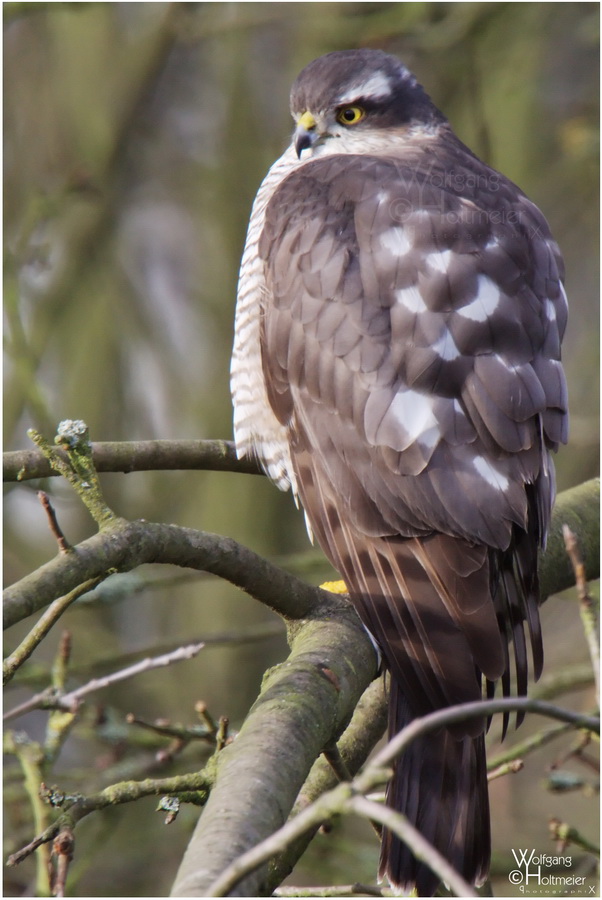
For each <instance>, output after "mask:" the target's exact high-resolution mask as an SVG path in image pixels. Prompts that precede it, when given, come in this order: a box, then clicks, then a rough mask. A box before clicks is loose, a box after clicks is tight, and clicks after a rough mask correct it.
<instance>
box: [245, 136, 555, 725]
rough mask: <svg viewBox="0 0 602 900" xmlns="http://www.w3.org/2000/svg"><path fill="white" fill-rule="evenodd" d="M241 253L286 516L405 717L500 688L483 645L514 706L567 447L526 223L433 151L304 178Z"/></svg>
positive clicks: (546, 260)
mask: <svg viewBox="0 0 602 900" xmlns="http://www.w3.org/2000/svg"><path fill="white" fill-rule="evenodd" d="M260 253H261V255H262V257H263V258H264V260H265V272H266V285H267V295H266V298H265V304H264V309H263V312H262V315H263V319H262V358H263V367H264V374H265V379H266V384H267V390H268V397H269V400H270V403H271V405H272V407H273V409H274V412H275V414H276V415H277V417H278V419H279V420H280V421H281V422H282V423H284V424H285V425H286V426H287V428H288V434H289V441H290V444H291V449H292V458H293V464H294V466H295V469H296V475H297V482H298V486H299V493H300V496H301V500H302V503H303V505H304V508H305V510H306V513H307V516H308V519H309V521H310V523H311V526H312V529H313V531H314V533H315V534H316V537H317V538H318V540H319V542H320V544H321V546H322V548H323V550H324V551H325V553H326V554H327V555H328V556H329V558H330V559H331V560H332V562H333V564H334V565H335V566H336V567H337V568H338V569H339V571H341V573H342V575H343V577H344V578H345V580H346V582H347V584H348V586H349V588H350V591H351V593H352V595H353V597H354V600H355V602H356V604H357V606H358V609H359V611H360V614H361V615H362V617H363V618H364V620H365V621H366V624H367V625H368V626H369V627H370V629H371V630H372V631H373V633H374V634H375V636H376V637H377V639H378V640H379V642H380V643H381V646H382V649H383V652H384V654H385V658H386V661H387V665H388V666H389V668H390V669H391V671H392V673H393V675H394V677H395V678H396V679H397V680H398V682H399V684H400V686H401V687H402V688H403V689H404V692H407V693H406V696H407V697H410V698H411V705H412V707H413V711H414V713H415V714H416V713H419V712H421V711H425V710H428V709H433V708H437V707H439V706H442V705H447V704H448V703H452V702H460V701H462V700H467V699H473V698H476V697H478V696H479V695H480V684H479V681H480V674H479V673H480V672H482V673H484V674H485V675H486V676H487V678H489V679H491V680H493V679H496V678H498V677H499V676H500V675H502V673H503V672H505V673H506V675H505V677H506V680H507V678H508V674H507V673H508V666H507V653H506V650H505V640H501V639H500V630H501V632H502V633H503V634H504V635H505V637H512V639H513V642H514V649H515V655H516V665H517V671H518V678H519V689H522V687H523V686H524V683H525V680H526V672H527V660H526V649H525V640H524V635H523V630H522V621H523V620H524V619H525V618H528V620H529V624H530V627H531V638H532V647H533V655H534V661H535V669H536V673H538V672H539V670H540V668H541V663H542V651H541V640H540V635H539V624H538V618H537V599H536V592H537V581H536V554H537V546H538V544H540V543H541V542H542V540H543V539H544V536H545V531H546V527H547V522H548V517H549V513H550V507H551V503H552V499H553V492H554V487H553V469H552V466H551V463H550V461H549V458H548V456H549V454H548V450H549V449H550V448H555V446H556V445H557V443H558V442H559V441H563V440H565V439H566V389H565V384H564V378H563V374H562V369H561V366H560V362H559V355H560V339H561V337H562V333H563V330H564V325H565V321H566V301H565V297H564V292H563V289H562V285H561V273H560V265H561V262H560V258H559V254H558V251H557V248H556V245H555V244H554V243H553V241H552V240H551V237H550V234H549V231H548V228H547V225H546V223H545V220H544V219H543V217H542V216H541V214H540V213H539V211H538V210H537V209H536V207H535V206H534V205H533V204H532V203H530V201H529V200H527V198H526V197H524V195H522V194H521V193H520V192H519V191H518V189H517V188H516V187H515V186H514V185H512V184H511V183H510V182H509V181H507V180H506V179H504V178H503V176H501V175H499V174H498V173H495V172H493V171H492V170H490V169H488V168H487V167H486V166H485V165H484V164H482V163H480V162H479V161H478V160H476V159H475V158H474V157H473V156H472V155H471V154H469V152H468V151H465V150H464V148H462V145H460V144H459V143H457V142H455V141H454V140H452V139H451V138H448V140H447V144H446V143H445V142H443V144H442V145H441V146H440V149H439V150H438V151H437V152H433V151H432V150H431V151H428V152H424V153H423V154H422V155H416V156H415V157H414V158H413V159H411V160H409V161H408V163H404V161H403V160H396V159H393V158H378V157H369V156H367V157H364V156H331V157H326V158H323V159H318V160H315V161H313V162H310V163H308V164H306V165H304V166H302V167H301V168H299V169H298V170H296V171H295V172H294V173H293V174H292V175H290V176H289V177H288V178H286V179H285V181H284V182H283V183H282V185H281V186H280V187H279V188H278V190H277V191H276V192H275V195H274V197H273V198H272V200H271V202H270V204H269V206H268V209H267V213H266V221H265V227H264V231H263V234H262V238H261V241H260ZM494 583H495V585H497V584H499V585H500V587H499V588H497V587H492V588H491V589H490V584H491V585H493V584H494ZM479 727H480V726H478V725H477V726H476V727H475V728H473V729H470V728H469V729H468V730H469V731H470V730H472V731H473V733H474V732H475V731H477V730H478V728H479Z"/></svg>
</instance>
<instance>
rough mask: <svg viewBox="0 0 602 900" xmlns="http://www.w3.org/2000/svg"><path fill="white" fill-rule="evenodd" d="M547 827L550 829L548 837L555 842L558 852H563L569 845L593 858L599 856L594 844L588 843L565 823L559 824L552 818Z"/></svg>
mask: <svg viewBox="0 0 602 900" xmlns="http://www.w3.org/2000/svg"><path fill="white" fill-rule="evenodd" d="M548 827H549V829H550V835H551V837H552V839H553V840H555V841H556V842H557V846H558V849H559V851H560V852H562V851H564V849H565V848H566V847H568V846H569V844H574V845H575V846H576V847H581V849H582V850H585V851H586V853H593V854H594V856H598V857H599V856H600V848H599V847H598V846H597V845H596V844H592V843H591V841H588V839H587V838H586V837H584V836H583V835H582V834H581V832H580V831H577V829H576V828H573V827H572V826H571V825H569V824H568V823H567V822H561V821H560V819H555V818H552V819H550V820H549V823H548Z"/></svg>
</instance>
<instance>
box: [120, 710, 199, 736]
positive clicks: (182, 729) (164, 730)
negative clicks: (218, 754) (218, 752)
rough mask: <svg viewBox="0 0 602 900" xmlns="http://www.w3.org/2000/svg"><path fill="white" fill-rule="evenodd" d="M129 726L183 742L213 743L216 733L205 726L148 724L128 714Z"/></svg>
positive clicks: (161, 722) (159, 721)
mask: <svg viewBox="0 0 602 900" xmlns="http://www.w3.org/2000/svg"><path fill="white" fill-rule="evenodd" d="M125 720H126V722H127V723H128V725H138V727H139V728H146V729H147V730H148V731H153V732H154V733H155V734H160V735H163V736H165V737H171V738H177V739H178V740H181V741H187V742H188V741H210V742H211V743H213V739H214V736H215V731H210V730H209V729H208V728H207V726H206V725H205V724H203V725H173V724H172V723H171V722H169V721H166V720H165V719H156V720H155V721H154V722H147V721H145V720H144V719H139V718H138V717H137V716H135V715H134V713H128V714H127V716H126V717H125Z"/></svg>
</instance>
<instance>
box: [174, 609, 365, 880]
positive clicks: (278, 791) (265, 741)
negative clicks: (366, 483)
mask: <svg viewBox="0 0 602 900" xmlns="http://www.w3.org/2000/svg"><path fill="white" fill-rule="evenodd" d="M375 670H376V656H375V653H374V650H373V647H372V644H371V642H370V640H369V638H368V636H367V634H366V632H365V631H364V629H363V628H362V626H361V624H360V622H359V619H358V618H357V617H356V616H355V614H354V613H353V612H352V610H351V609H348V610H347V611H341V613H340V614H339V615H337V617H336V618H331V619H329V620H321V619H311V618H310V619H309V621H307V622H305V623H303V624H302V625H301V626H299V627H296V628H295V629H294V634H293V636H292V640H291V655H290V656H289V658H288V659H287V661H286V662H285V663H283V664H282V665H281V666H278V667H276V668H275V669H273V670H272V671H271V672H270V673H269V674H268V676H267V678H266V680H265V683H264V686H263V689H262V692H261V694H260V696H259V698H258V699H257V701H256V702H255V704H254V705H253V708H252V709H251V711H250V713H249V715H248V717H247V719H246V720H245V722H244V724H243V726H242V728H241V730H240V732H239V734H238V736H237V738H236V740H235V741H234V742H233V743H232V744H230V745H229V746H228V747H226V748H225V749H224V750H223V751H222V753H221V754H220V755H219V756H218V760H217V762H218V772H217V779H216V783H215V786H214V788H213V791H212V793H211V797H210V798H209V801H208V803H207V807H206V809H205V814H204V815H203V816H201V818H200V820H199V822H198V824H197V827H196V830H195V832H194V835H193V837H192V839H191V841H190V844H189V846H188V849H187V851H186V854H185V856H184V859H183V861H182V864H181V866H180V870H179V872H178V875H177V877H176V882H175V885H174V887H173V891H172V893H173V895H174V896H196V897H203V896H207V894H206V893H205V891H206V890H207V888H208V886H209V885H210V884H211V883H212V882H213V881H214V880H215V879H216V878H217V877H219V875H220V874H221V873H222V872H223V870H224V869H225V868H226V866H227V865H229V864H230V863H232V862H233V860H235V859H236V858H237V857H238V856H240V855H241V853H243V852H245V850H247V849H248V848H249V847H253V846H255V845H256V844H258V843H260V842H261V841H263V840H264V839H265V838H267V837H268V836H269V835H271V834H273V833H274V832H275V831H277V830H278V829H279V828H280V827H281V826H282V825H283V824H284V822H285V820H286V818H287V816H288V813H289V812H290V810H291V809H292V806H293V804H294V802H295V799H296V797H297V795H298V793H299V791H300V789H301V787H302V785H303V782H304V780H305V778H306V777H307V774H308V772H309V770H310V768H311V767H312V765H313V763H314V760H315V759H316V758H317V756H318V755H319V754H320V752H321V750H322V749H323V747H325V746H328V745H329V744H331V743H332V742H333V741H335V740H337V738H338V737H339V735H340V733H341V731H342V730H343V728H344V727H345V725H346V724H347V722H348V721H349V719H350V718H351V715H352V713H353V709H354V707H355V706H356V704H357V702H358V700H359V697H360V695H361V693H362V691H363V690H364V689H365V687H366V685H367V684H368V683H369V682H370V681H371V679H372V678H373V677H374V675H375ZM318 824H319V823H318ZM265 879H266V872H265V868H264V867H262V868H261V869H259V870H258V871H256V872H254V873H253V874H252V875H250V876H249V877H248V878H245V879H244V885H241V886H239V889H238V890H237V893H238V892H242V894H243V895H245V896H257V894H258V892H259V891H260V889H262V890H263V885H264V883H265Z"/></svg>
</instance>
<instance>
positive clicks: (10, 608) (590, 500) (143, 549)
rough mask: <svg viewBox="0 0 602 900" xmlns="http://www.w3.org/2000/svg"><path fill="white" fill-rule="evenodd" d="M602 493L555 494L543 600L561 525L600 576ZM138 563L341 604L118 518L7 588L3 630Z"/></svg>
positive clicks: (176, 531) (174, 534)
mask: <svg viewBox="0 0 602 900" xmlns="http://www.w3.org/2000/svg"><path fill="white" fill-rule="evenodd" d="M599 492H600V484H599V480H597V479H595V480H592V481H588V482H586V483H585V484H583V485H580V486H579V487H577V488H572V489H571V490H568V491H564V492H563V493H562V494H560V495H559V497H558V502H557V504H556V508H555V510H554V515H553V517H552V525H551V528H550V536H549V540H548V549H547V550H546V553H545V554H544V555H543V556H542V558H541V586H542V598H545V597H547V596H548V595H549V594H551V593H555V592H557V591H561V590H564V589H565V588H567V587H570V586H571V585H572V584H573V582H574V575H573V570H572V566H571V563H570V560H569V559H568V557H567V555H566V551H565V548H564V541H563V538H562V526H563V524H564V523H568V524H569V525H570V526H571V528H572V530H573V531H575V533H576V534H578V535H579V537H580V540H581V543H582V550H583V561H584V565H585V571H586V574H587V577H588V578H589V579H592V578H596V577H598V576H599V572H600V568H599V567H600V534H599V523H598V512H599ZM143 563H169V564H172V565H176V566H184V567H188V568H192V569H197V570H201V571H206V572H212V573H213V574H214V575H219V576H220V577H222V578H225V579H226V580H228V581H230V582H232V584H235V585H237V586H238V587H240V588H242V589H243V590H244V591H246V592H247V593H248V594H250V595H251V596H252V597H255V598H256V599H258V600H261V601H262V602H263V603H265V604H266V605H267V606H269V607H271V608H272V609H274V610H275V611H276V612H278V613H280V615H282V616H284V617H285V618H290V619H299V618H303V617H304V616H305V615H306V614H307V613H308V612H309V611H311V610H313V609H314V608H315V607H316V605H318V606H322V607H323V608H324V614H325V615H328V614H329V612H330V611H332V609H335V608H341V607H343V606H344V605H345V601H344V600H342V599H341V598H340V597H338V598H337V597H336V596H335V595H333V594H330V593H328V592H326V591H320V590H319V589H318V588H314V587H310V586H309V585H307V584H305V583H304V582H303V581H300V580H299V579H297V578H295V577H294V576H293V575H289V574H288V573H286V572H284V571H283V570H282V569H280V568H278V567H277V566H275V565H273V564H272V563H270V562H268V561H267V560H265V559H263V558H262V557H261V556H259V555H258V554H256V553H253V551H252V550H248V549H247V548H246V547H243V546H242V545H241V544H238V543H237V542H236V541H234V540H232V539H231V538H225V537H221V536H219V535H215V534H210V533H208V532H202V531H195V530H194V529H191V528H181V527H179V526H176V525H163V524H158V523H152V522H145V521H137V522H128V521H126V520H125V519H115V520H113V521H112V522H111V524H110V525H109V526H107V527H105V529H104V530H103V532H101V533H99V534H96V535H94V536H93V537H91V538H89V539H88V540H86V541H83V542H82V543H81V544H78V545H77V546H76V547H74V548H73V551H72V552H71V553H69V554H63V555H62V556H59V557H55V558H54V559H53V560H51V561H50V562H48V563H46V564H45V565H43V566H41V567H40V568H39V569H37V570H36V571H35V572H32V573H31V574H29V575H27V576H25V578H23V579H22V580H21V581H19V582H17V583H16V584H15V585H13V586H12V587H10V588H7V590H6V591H5V593H4V627H5V628H7V627H8V626H10V625H14V624H15V623H16V622H19V621H21V620H22V619H24V618H25V617H26V616H29V615H31V614H32V613H34V612H37V611H38V610H39V609H42V608H43V607H44V606H46V605H47V604H48V603H51V602H52V601H53V600H54V599H55V598H56V597H59V596H62V595H63V594H65V593H68V592H69V591H72V590H74V589H75V588H76V587H77V586H78V585H79V584H81V583H82V582H83V581H87V580H89V579H91V578H98V577H104V576H106V574H107V572H109V571H111V570H112V571H114V572H126V571H130V570H131V569H133V568H135V567H136V566H139V565H142V564H143ZM327 598H329V599H328V600H327ZM328 604H331V605H330V607H329V606H328ZM332 604H334V606H332Z"/></svg>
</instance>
